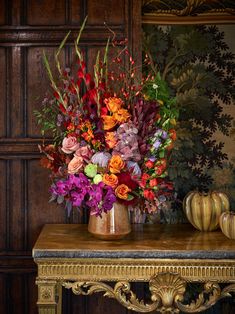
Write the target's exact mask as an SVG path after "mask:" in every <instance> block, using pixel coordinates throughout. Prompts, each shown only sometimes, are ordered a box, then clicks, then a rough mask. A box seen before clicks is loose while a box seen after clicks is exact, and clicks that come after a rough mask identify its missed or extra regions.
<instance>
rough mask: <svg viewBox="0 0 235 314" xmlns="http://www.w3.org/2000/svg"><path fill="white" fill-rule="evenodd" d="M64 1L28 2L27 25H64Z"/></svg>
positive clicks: (42, 0)
mask: <svg viewBox="0 0 235 314" xmlns="http://www.w3.org/2000/svg"><path fill="white" fill-rule="evenodd" d="M67 2H68V1H64V0H50V1H48V0H40V1H35V0H28V6H27V13H28V16H27V24H28V25H64V24H66V23H65V22H66V3H67Z"/></svg>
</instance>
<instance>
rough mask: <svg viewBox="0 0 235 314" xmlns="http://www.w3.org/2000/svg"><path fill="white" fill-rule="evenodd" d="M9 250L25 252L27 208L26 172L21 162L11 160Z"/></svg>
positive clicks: (8, 177) (8, 178)
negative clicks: (25, 200)
mask: <svg viewBox="0 0 235 314" xmlns="http://www.w3.org/2000/svg"><path fill="white" fill-rule="evenodd" d="M7 180H9V183H8V185H9V189H10V193H9V198H10V199H9V203H10V205H9V208H8V210H9V220H8V224H9V226H8V230H9V248H8V249H9V250H11V251H21V250H22V251H23V250H24V249H25V236H24V234H25V232H27V229H25V210H26V209H25V208H23V207H24V205H26V204H24V203H25V202H24V194H25V188H27V186H24V181H25V180H24V171H23V162H22V161H21V160H11V161H10V169H9V174H8V176H7Z"/></svg>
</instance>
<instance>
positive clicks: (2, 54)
mask: <svg viewBox="0 0 235 314" xmlns="http://www.w3.org/2000/svg"><path fill="white" fill-rule="evenodd" d="M0 11H1V10H0ZM0 90H1V97H0V108H1V114H0V137H4V136H6V131H5V130H6V129H5V126H6V125H5V121H6V49H4V48H0Z"/></svg>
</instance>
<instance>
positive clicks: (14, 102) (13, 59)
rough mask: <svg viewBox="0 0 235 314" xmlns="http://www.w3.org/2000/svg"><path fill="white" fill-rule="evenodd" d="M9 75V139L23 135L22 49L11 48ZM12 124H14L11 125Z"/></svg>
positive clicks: (17, 47)
mask: <svg viewBox="0 0 235 314" xmlns="http://www.w3.org/2000/svg"><path fill="white" fill-rule="evenodd" d="M9 59H10V60H9V63H8V67H9V68H8V69H9V75H10V78H9V79H10V89H11V90H10V93H11V94H10V101H11V105H10V119H11V122H10V126H8V128H9V129H10V134H11V137H21V136H22V135H23V126H24V121H23V110H24V103H23V102H24V99H23V92H24V87H23V84H24V77H23V63H22V61H23V60H22V59H23V58H22V48H21V47H19V46H15V47H12V49H11V50H10V51H9ZM13 122H14V123H13Z"/></svg>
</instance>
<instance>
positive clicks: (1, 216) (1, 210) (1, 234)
mask: <svg viewBox="0 0 235 314" xmlns="http://www.w3.org/2000/svg"><path fill="white" fill-rule="evenodd" d="M6 170H7V161H5V160H4V161H3V160H0V178H1V181H0V182H1V185H0V187H1V188H0V251H2V250H4V249H5V248H6V239H7V226H6V215H7V209H8V208H7V182H6V176H7V173H6ZM0 291H1V290H0Z"/></svg>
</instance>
